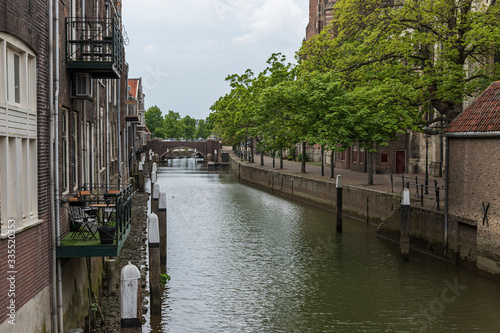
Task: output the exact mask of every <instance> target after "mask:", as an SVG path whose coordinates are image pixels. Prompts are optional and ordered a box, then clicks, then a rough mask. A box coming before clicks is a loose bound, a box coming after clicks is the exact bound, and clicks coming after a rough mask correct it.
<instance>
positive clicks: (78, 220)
mask: <svg viewBox="0 0 500 333" xmlns="http://www.w3.org/2000/svg"><path fill="white" fill-rule="evenodd" d="M67 209H68V214H69V218H70V221H71V224H72V226H73V235H72V238H73V239H75V238H77V237H78V236H79V238H81V239H83V240H84V241H85V240H88V239H92V238H93V239H95V240H97V236H96V234H97V231H98V230H97V225H96V224H95V222H96V220H97V219H96V218H95V217H92V216H91V215H88V214H87V213H86V212H85V205H84V202H81V201H76V202H71V201H70V202H69V205H68V207H67Z"/></svg>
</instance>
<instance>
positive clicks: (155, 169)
mask: <svg viewBox="0 0 500 333" xmlns="http://www.w3.org/2000/svg"><path fill="white" fill-rule="evenodd" d="M153 171H154V172H158V168H157V167H156V162H153Z"/></svg>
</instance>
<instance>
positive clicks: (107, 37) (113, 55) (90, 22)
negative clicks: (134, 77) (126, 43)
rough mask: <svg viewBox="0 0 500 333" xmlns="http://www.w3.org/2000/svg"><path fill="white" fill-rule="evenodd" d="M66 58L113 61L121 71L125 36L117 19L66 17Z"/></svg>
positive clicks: (68, 59)
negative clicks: (123, 36)
mask: <svg viewBox="0 0 500 333" xmlns="http://www.w3.org/2000/svg"><path fill="white" fill-rule="evenodd" d="M66 60H67V62H68V63H70V62H82V63H85V62H87V63H90V62H103V63H104V62H106V63H112V64H114V65H115V66H116V68H117V70H118V71H119V72H120V73H121V71H122V65H123V38H122V34H121V29H120V24H119V21H117V20H115V19H85V20H83V19H81V18H73V17H67V18H66Z"/></svg>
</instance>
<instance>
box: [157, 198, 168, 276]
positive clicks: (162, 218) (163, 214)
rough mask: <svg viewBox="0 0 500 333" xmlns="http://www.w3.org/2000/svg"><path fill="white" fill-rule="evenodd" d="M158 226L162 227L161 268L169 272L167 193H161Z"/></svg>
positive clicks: (162, 270)
mask: <svg viewBox="0 0 500 333" xmlns="http://www.w3.org/2000/svg"><path fill="white" fill-rule="evenodd" d="M158 224H159V227H160V266H161V272H162V273H166V272H167V192H165V191H160V198H159V199H158Z"/></svg>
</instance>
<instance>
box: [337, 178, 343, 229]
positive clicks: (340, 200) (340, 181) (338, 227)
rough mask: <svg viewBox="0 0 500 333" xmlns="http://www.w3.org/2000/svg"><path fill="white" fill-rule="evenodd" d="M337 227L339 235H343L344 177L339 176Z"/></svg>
mask: <svg viewBox="0 0 500 333" xmlns="http://www.w3.org/2000/svg"><path fill="white" fill-rule="evenodd" d="M336 187H337V227H336V230H337V232H338V233H342V176H341V175H337V184H336Z"/></svg>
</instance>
